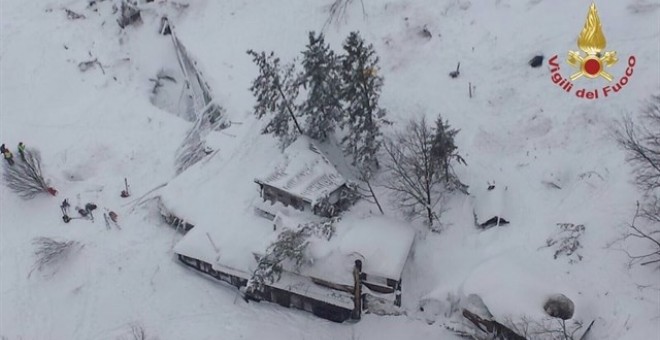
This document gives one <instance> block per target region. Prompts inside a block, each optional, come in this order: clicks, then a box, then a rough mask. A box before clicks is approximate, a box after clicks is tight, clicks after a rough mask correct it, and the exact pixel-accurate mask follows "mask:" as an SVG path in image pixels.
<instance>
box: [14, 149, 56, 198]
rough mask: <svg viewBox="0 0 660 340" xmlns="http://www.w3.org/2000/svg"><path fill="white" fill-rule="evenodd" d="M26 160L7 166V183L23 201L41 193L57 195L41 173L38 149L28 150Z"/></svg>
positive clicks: (25, 153)
mask: <svg viewBox="0 0 660 340" xmlns="http://www.w3.org/2000/svg"><path fill="white" fill-rule="evenodd" d="M24 155H25V157H24V159H21V160H19V161H17V162H15V163H14V164H13V165H10V164H8V163H7V164H5V172H4V174H3V175H4V176H3V177H4V179H5V183H6V184H7V186H8V187H9V189H11V190H12V191H14V192H15V193H17V194H18V195H19V196H21V198H23V199H31V198H34V196H36V195H38V194H41V193H49V194H51V195H55V194H56V193H57V191H55V189H53V188H51V187H49V186H48V183H46V180H44V177H43V175H42V172H41V155H40V154H39V151H38V150H36V149H26V150H25V152H24Z"/></svg>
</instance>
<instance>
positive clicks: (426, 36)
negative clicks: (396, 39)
mask: <svg viewBox="0 0 660 340" xmlns="http://www.w3.org/2000/svg"><path fill="white" fill-rule="evenodd" d="M417 34H418V35H419V36H420V37H422V38H424V39H426V40H431V38H433V34H431V31H429V29H428V28H427V27H426V26H424V27H423V28H422V29H421V30H420V31H419V32H418V33H417Z"/></svg>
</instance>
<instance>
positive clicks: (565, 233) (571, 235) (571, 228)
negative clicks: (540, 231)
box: [545, 223, 585, 263]
mask: <svg viewBox="0 0 660 340" xmlns="http://www.w3.org/2000/svg"><path fill="white" fill-rule="evenodd" d="M557 226H559V229H560V230H559V231H558V232H557V233H555V234H554V235H553V236H552V237H550V238H548V239H547V240H546V241H545V242H546V247H554V249H555V254H554V258H555V260H556V259H557V258H558V257H559V256H561V255H563V256H566V257H568V258H569V263H575V262H578V261H581V260H582V255H580V254H578V253H577V250H578V249H579V248H582V245H581V244H580V236H582V234H584V231H585V227H584V224H577V225H576V224H573V223H557Z"/></svg>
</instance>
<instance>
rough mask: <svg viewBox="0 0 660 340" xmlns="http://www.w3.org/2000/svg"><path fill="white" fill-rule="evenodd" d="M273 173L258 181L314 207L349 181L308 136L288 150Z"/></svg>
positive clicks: (272, 167)
mask: <svg viewBox="0 0 660 340" xmlns="http://www.w3.org/2000/svg"><path fill="white" fill-rule="evenodd" d="M270 169H272V171H271V173H270V174H268V175H266V176H263V177H257V178H256V179H255V181H256V182H257V183H260V184H265V185H269V186H272V187H275V188H277V189H280V190H283V191H286V192H288V193H290V194H292V195H295V196H298V197H300V198H302V199H304V200H306V201H308V202H310V203H312V204H313V203H314V202H316V201H317V200H318V199H320V198H322V197H323V196H325V195H328V194H330V193H332V192H333V191H335V190H337V189H338V188H339V187H341V186H342V185H344V184H346V179H345V178H344V177H343V176H342V175H341V174H340V173H339V172H338V171H337V169H336V168H335V166H334V165H332V163H330V161H329V160H328V158H327V157H326V156H325V155H324V154H323V152H322V151H321V150H320V149H319V148H318V147H317V146H316V145H315V144H314V142H313V141H312V140H311V139H309V138H308V137H305V136H300V137H298V139H297V140H296V141H295V142H293V143H292V144H291V145H289V146H288V147H287V148H286V150H284V156H283V159H282V160H278V161H276V162H274V163H272V164H271V167H270Z"/></svg>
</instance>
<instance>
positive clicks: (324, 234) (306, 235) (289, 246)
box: [247, 217, 339, 293]
mask: <svg viewBox="0 0 660 340" xmlns="http://www.w3.org/2000/svg"><path fill="white" fill-rule="evenodd" d="M338 221H339V218H338V217H333V218H330V219H325V220H323V221H321V222H308V223H305V224H303V225H300V226H298V228H296V229H285V230H283V231H282V232H281V233H280V234H279V235H278V236H277V240H275V241H274V242H273V243H272V244H271V245H270V246H268V248H267V249H266V253H265V254H264V255H257V254H255V260H256V261H257V269H255V271H254V272H253V273H252V278H251V279H250V281H249V282H248V286H247V290H248V292H249V293H254V292H256V291H258V290H261V289H262V288H263V286H264V285H266V284H269V283H270V284H272V283H274V282H277V281H279V280H280V278H281V277H282V271H283V270H284V265H285V264H288V265H291V266H292V267H293V269H294V270H297V269H298V268H300V266H301V265H302V264H303V263H304V262H305V259H306V257H305V250H306V249H307V246H308V245H309V239H310V238H311V237H317V238H321V239H325V240H330V239H331V238H332V236H333V235H334V233H335V224H336V223H337V222H338Z"/></svg>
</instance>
